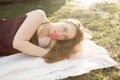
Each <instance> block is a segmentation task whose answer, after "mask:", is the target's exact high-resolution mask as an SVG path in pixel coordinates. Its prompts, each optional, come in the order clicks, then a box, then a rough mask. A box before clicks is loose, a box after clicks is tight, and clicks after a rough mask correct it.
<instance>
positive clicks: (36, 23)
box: [0, 10, 116, 80]
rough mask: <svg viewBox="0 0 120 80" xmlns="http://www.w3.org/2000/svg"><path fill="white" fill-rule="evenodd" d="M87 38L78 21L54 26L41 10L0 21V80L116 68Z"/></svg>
mask: <svg viewBox="0 0 120 80" xmlns="http://www.w3.org/2000/svg"><path fill="white" fill-rule="evenodd" d="M86 37H87V36H86V35H85V34H84V32H83V30H82V24H81V23H80V21H78V20H76V19H64V20H60V21H59V22H55V23H53V22H50V21H49V20H48V18H47V17H46V14H45V12H44V11H42V10H34V11H31V12H28V13H26V14H25V15H22V16H19V17H18V18H15V19H10V20H8V19H0V56H4V57H2V58H0V69H1V70H2V73H0V79H2V80H7V79H9V80H15V79H19V80H23V79H25V80H30V79H31V80H33V79H34V80H38V79H39V80H40V79H42V80H48V79H49V80H55V79H62V78H66V77H69V76H76V75H80V74H84V73H86V72H89V71H90V70H93V69H99V68H104V67H110V66H114V65H116V62H115V61H114V60H113V59H111V58H110V57H109V55H108V54H107V52H106V50H105V49H104V48H103V47H101V46H98V45H96V44H95V43H93V42H92V41H90V40H88V39H87V38H86ZM48 49H49V50H48ZM16 53H17V54H16ZM48 63H50V64H48ZM23 75H24V76H23ZM14 76H16V77H14Z"/></svg>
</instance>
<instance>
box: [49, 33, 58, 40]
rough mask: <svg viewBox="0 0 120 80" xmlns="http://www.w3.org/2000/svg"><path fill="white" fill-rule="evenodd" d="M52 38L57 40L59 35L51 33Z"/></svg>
mask: <svg viewBox="0 0 120 80" xmlns="http://www.w3.org/2000/svg"><path fill="white" fill-rule="evenodd" d="M50 37H51V38H54V39H56V38H57V37H58V35H57V33H51V34H50Z"/></svg>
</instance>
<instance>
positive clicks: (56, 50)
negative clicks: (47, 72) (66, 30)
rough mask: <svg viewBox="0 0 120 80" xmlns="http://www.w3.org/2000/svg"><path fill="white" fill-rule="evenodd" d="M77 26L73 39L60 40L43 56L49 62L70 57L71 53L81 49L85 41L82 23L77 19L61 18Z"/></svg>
mask: <svg viewBox="0 0 120 80" xmlns="http://www.w3.org/2000/svg"><path fill="white" fill-rule="evenodd" d="M60 21H63V22H66V23H69V24H73V25H75V26H76V35H75V37H74V38H73V39H70V40H64V41H60V40H58V41H57V42H56V44H55V45H54V46H53V48H52V49H51V50H50V51H49V52H48V53H47V54H46V55H45V56H43V58H44V59H45V61H46V62H47V63H53V62H57V61H60V60H63V59H68V58H69V57H70V55H71V54H73V53H76V52H77V51H80V49H81V46H80V44H81V42H82V41H83V38H84V34H83V31H82V29H81V28H82V24H81V23H80V21H78V20H75V19H63V20H60Z"/></svg>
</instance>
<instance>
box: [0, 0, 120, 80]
mask: <svg viewBox="0 0 120 80" xmlns="http://www.w3.org/2000/svg"><path fill="white" fill-rule="evenodd" d="M48 1H49V0H48ZM70 1H72V0H70ZM48 3H49V4H48ZM38 8H39V9H43V10H44V11H45V12H46V14H47V16H48V18H49V19H50V20H51V21H53V22H54V21H58V20H59V19H63V18H75V19H78V20H80V21H81V22H82V24H83V26H85V28H87V29H89V32H90V33H91V34H92V35H93V38H92V40H93V41H94V42H95V43H96V44H98V45H101V46H103V47H104V48H106V49H107V50H108V54H109V55H110V56H111V57H112V58H113V59H114V60H116V61H117V62H118V65H116V66H114V67H110V68H104V69H99V70H93V71H91V72H90V73H87V74H84V75H80V76H76V77H69V78H66V79H63V80H119V79H120V70H119V69H120V2H119V3H117V4H114V3H97V4H94V5H92V6H91V7H90V8H89V9H83V8H82V7H80V6H78V5H75V4H71V3H70V2H67V3H66V1H65V0H51V1H49V2H47V1H46V2H45V3H44V2H41V1H39V0H38V1H34V2H19V3H11V4H4V5H0V18H3V17H6V18H13V17H16V16H18V15H22V14H24V13H26V12H28V11H31V10H34V9H38Z"/></svg>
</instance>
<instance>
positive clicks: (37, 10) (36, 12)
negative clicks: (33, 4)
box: [26, 9, 46, 16]
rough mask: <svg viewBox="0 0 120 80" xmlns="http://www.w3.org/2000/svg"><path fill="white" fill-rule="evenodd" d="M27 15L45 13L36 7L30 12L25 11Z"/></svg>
mask: <svg viewBox="0 0 120 80" xmlns="http://www.w3.org/2000/svg"><path fill="white" fill-rule="evenodd" d="M26 15H27V16H30V15H46V14H45V12H44V11H43V10H41V9H36V10H32V11H30V12H27V13H26Z"/></svg>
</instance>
